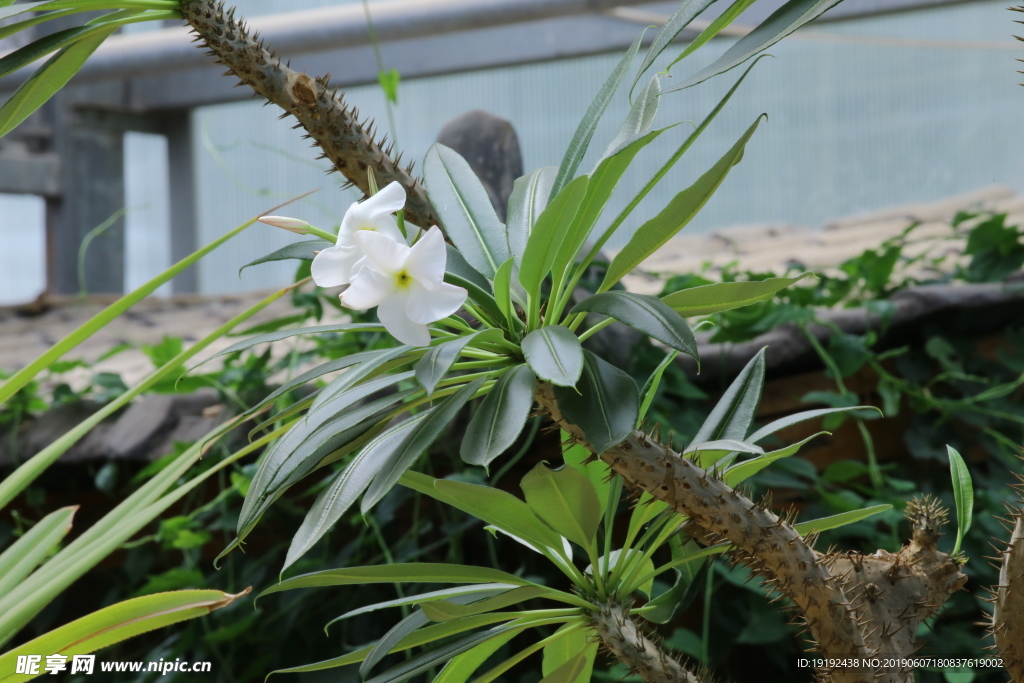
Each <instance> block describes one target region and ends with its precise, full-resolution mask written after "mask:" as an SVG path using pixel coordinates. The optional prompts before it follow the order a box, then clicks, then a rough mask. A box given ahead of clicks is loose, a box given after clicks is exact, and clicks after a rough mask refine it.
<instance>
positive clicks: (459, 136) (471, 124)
mask: <svg viewBox="0 0 1024 683" xmlns="http://www.w3.org/2000/svg"><path fill="white" fill-rule="evenodd" d="M437 141H438V142H439V143H441V144H442V145H444V146H446V147H450V148H451V149H453V150H455V151H456V152H458V153H459V154H461V155H462V157H463V158H464V159H465V160H466V161H467V162H468V163H469V166H470V168H472V169H473V172H474V173H476V175H477V177H478V178H480V182H482V183H483V186H484V188H485V189H486V190H487V196H488V197H489V198H490V200H491V204H492V205H493V206H494V210H495V212H496V213H497V214H498V218H499V219H501V220H502V221H504V220H505V214H506V211H507V207H508V198H509V195H511V194H512V183H513V182H514V181H515V179H516V178H518V177H519V176H521V175H523V157H522V155H521V153H520V151H519V138H518V137H517V136H516V131H515V128H513V127H512V124H511V123H509V122H508V121H506V120H505V119H503V118H499V117H497V116H494V115H492V114H488V113H487V112H484V111H480V110H475V111H471V112H469V113H467V114H463V115H462V116H460V117H458V118H457V119H454V120H452V121H450V122H449V123H448V124H447V125H446V126H445V127H444V128H443V129H442V130H441V134H440V135H439V136H438V137H437Z"/></svg>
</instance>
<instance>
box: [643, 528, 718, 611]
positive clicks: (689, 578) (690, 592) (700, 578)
mask: <svg viewBox="0 0 1024 683" xmlns="http://www.w3.org/2000/svg"><path fill="white" fill-rule="evenodd" d="M683 549H686V550H688V551H689V552H679V553H677V552H676V547H675V546H673V552H672V559H673V560H678V559H682V558H684V557H686V556H687V555H689V554H692V553H695V552H700V551H701V550H702V548H701V547H700V546H698V545H697V544H696V543H694V542H693V541H692V540H690V541H687V543H686V544H685V545H684V546H681V548H680V550H683ZM711 566H712V563H711V562H708V561H706V560H705V561H704V562H701V564H700V567H699V568H697V569H694V568H693V563H686V564H684V565H683V569H682V570H679V569H673V570H672V571H673V572H674V573H675V575H676V582H675V583H674V584H673V585H672V588H670V589H668V590H667V591H665V592H664V593H662V594H661V595H659V596H658V597H656V598H654V599H653V600H651V601H650V602H648V603H647V604H646V605H644V611H643V617H644V619H646V620H647V621H650V622H652V623H655V624H667V623H669V622H670V621H672V619H674V618H675V616H676V615H677V614H679V612H681V611H682V610H685V609H686V608H687V607H689V606H690V604H691V603H692V602H693V600H694V598H696V597H697V594H698V593H700V592H701V591H702V590H703V589H704V586H705V585H706V584H705V580H706V579H707V573H708V570H709V568H710V567H711Z"/></svg>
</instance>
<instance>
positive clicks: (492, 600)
mask: <svg viewBox="0 0 1024 683" xmlns="http://www.w3.org/2000/svg"><path fill="white" fill-rule="evenodd" d="M550 592H551V589H549V588H545V587H543V586H520V587H519V588H515V589H513V590H510V591H505V592H503V593H501V594H500V595H495V596H493V597H489V598H485V599H484V600H480V601H478V602H472V603H469V604H464V605H458V604H455V603H452V602H448V601H446V600H438V601H430V602H425V603H423V604H422V605H421V609H422V610H423V613H424V614H426V615H427V617H428V618H429V619H430V620H431V621H452V620H453V619H461V618H462V617H468V616H472V615H474V614H486V613H487V612H494V611H496V610H499V609H504V608H506V607H511V606H512V605H517V604H519V603H520V602H525V601H527V600H532V599H533V598H536V597H542V596H543V595H545V594H546V593H550Z"/></svg>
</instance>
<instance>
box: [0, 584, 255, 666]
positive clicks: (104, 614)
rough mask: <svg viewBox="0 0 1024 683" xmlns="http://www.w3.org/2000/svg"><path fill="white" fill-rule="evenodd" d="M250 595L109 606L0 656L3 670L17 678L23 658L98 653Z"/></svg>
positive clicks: (182, 594) (192, 593)
mask: <svg viewBox="0 0 1024 683" xmlns="http://www.w3.org/2000/svg"><path fill="white" fill-rule="evenodd" d="M246 593H248V590H246V591H245V592H244V593H240V594H238V595H231V594H229V593H224V592H221V591H218V590H188V591H174V592H170V593H156V594H153V595H146V596H143V597H141V598H133V599H131V600H125V601H124V602H119V603H117V604H116V605H111V606H110V607H105V608H103V609H101V610H98V611H96V612H93V613H92V614H89V615H87V616H84V617H82V618H81V619H76V620H75V621H72V622H71V623H69V624H66V625H64V626H61V627H60V628H57V629H54V630H53V631H50V632H49V633H46V634H44V635H41V636H39V637H38V638H35V639H33V640H30V641H29V642H27V643H25V644H24V645H21V646H19V647H16V648H14V649H13V650H9V651H8V652H5V653H4V654H3V655H0V671H6V672H8V675H13V674H11V672H13V671H15V663H16V662H17V659H18V657H19V656H23V655H32V654H40V653H46V654H48V655H50V654H61V655H64V656H66V657H71V656H73V655H76V654H87V653H90V652H95V651H96V650H100V649H102V648H104V647H108V646H110V645H113V644H114V643H119V642H121V641H122V640H126V639H128V638H132V637H134V636H137V635H139V634H141V633H147V632H149V631H154V630H156V629H159V628H163V627H165V626H169V625H171V624H177V623H179V622H182V621H186V620H188V619H195V618H197V617H201V616H206V615H207V614H209V613H210V612H213V611H214V610H218V609H221V608H222V607H227V606H228V605H230V604H231V603H232V602H234V601H235V600H237V599H238V598H240V597H241V596H243V595H245V594H246Z"/></svg>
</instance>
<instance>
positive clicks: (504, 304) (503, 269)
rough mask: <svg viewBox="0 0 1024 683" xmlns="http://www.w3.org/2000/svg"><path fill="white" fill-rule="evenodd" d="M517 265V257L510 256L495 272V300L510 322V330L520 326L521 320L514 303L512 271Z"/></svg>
mask: <svg viewBox="0 0 1024 683" xmlns="http://www.w3.org/2000/svg"><path fill="white" fill-rule="evenodd" d="M515 266H516V262H515V258H510V259H509V260H507V261H505V262H504V263H502V264H501V265H500V266H498V272H497V273H495V274H494V301H495V302H496V303H497V304H498V308H499V309H500V310H501V314H502V315H503V316H504V317H505V320H506V322H508V329H509V330H515V329H516V328H518V327H520V325H519V323H520V320H519V318H518V317H517V316H516V309H515V306H514V305H513V303H512V271H513V270H514V269H515Z"/></svg>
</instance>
